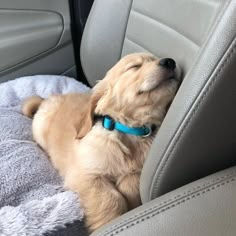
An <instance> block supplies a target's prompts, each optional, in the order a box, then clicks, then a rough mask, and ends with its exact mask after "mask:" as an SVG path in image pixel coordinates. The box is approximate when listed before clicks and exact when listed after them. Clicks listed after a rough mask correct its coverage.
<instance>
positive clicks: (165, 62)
mask: <svg viewBox="0 0 236 236" xmlns="http://www.w3.org/2000/svg"><path fill="white" fill-rule="evenodd" d="M159 65H160V66H163V67H165V68H166V69H170V70H174V69H175V67H176V63H175V61H174V60H173V59H172V58H162V59H161V60H160V61H159Z"/></svg>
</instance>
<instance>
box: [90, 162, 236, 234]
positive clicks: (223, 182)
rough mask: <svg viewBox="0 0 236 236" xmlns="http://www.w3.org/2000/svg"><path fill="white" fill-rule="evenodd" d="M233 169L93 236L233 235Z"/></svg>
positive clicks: (235, 187)
mask: <svg viewBox="0 0 236 236" xmlns="http://www.w3.org/2000/svg"><path fill="white" fill-rule="evenodd" d="M235 180H236V167H233V168H230V169H227V170H224V171H221V172H218V173H216V174H214V175H211V176H208V177H205V178H203V179H201V180H198V181H195V182H193V183H191V184H188V185H186V186H184V187H181V188H179V189H177V190H175V191H172V192H169V193H167V194H165V195H163V196H161V197H159V198H157V199H155V200H153V201H150V202H148V203H146V204H144V205H142V206H141V207H139V208H136V209H134V210H132V211H130V212H128V213H126V214H124V215H123V216H121V217H119V218H118V219H116V220H114V221H113V222H112V223H110V224H108V225H107V226H105V227H103V228H101V229H100V230H98V231H96V232H94V233H93V234H92V235H93V236H139V235H145V236H149V235H150V236H153V235H164V236H173V235H175V236H178V235H179V236H180V235H181V236H185V235H186V236H189V235H191V236H195V235H196V236H199V235H207V236H211V235H212V236H213V235H214V236H222V235H232V236H233V235H235V234H236V233H235V232H236V204H235V198H236V182H235Z"/></svg>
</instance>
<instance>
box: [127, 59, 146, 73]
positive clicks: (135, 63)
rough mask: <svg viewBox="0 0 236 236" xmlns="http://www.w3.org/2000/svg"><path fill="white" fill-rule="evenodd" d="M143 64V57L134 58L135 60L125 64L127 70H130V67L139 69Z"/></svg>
mask: <svg viewBox="0 0 236 236" xmlns="http://www.w3.org/2000/svg"><path fill="white" fill-rule="evenodd" d="M142 65H143V60H142V58H137V59H136V60H133V61H131V62H129V63H128V64H127V65H126V66H125V71H128V70H130V69H139V68H140V67H141V66H142Z"/></svg>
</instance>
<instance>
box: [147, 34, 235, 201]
mask: <svg viewBox="0 0 236 236" xmlns="http://www.w3.org/2000/svg"><path fill="white" fill-rule="evenodd" d="M230 46H231V48H230V49H229V51H228V52H226V59H225V61H224V62H223V63H222V64H221V66H220V67H219V68H217V72H216V74H215V76H214V77H213V78H212V79H209V80H208V81H209V84H206V85H205V86H204V88H203V90H204V91H203V94H202V96H201V97H200V98H199V100H198V101H196V106H195V107H194V108H193V110H192V111H190V114H189V117H188V118H187V119H186V122H185V124H184V125H183V127H182V128H180V129H181V130H180V133H179V136H178V137H177V138H176V140H175V141H174V143H173V145H172V146H171V150H170V151H169V152H168V154H166V157H165V160H164V162H163V164H162V166H161V169H160V170H159V171H158V176H157V177H156V178H155V182H154V186H153V191H152V195H151V198H152V199H153V198H155V196H156V192H157V188H158V180H159V179H160V177H161V175H162V173H163V171H164V168H165V166H166V164H167V162H168V160H169V159H171V155H172V153H173V152H174V150H175V147H176V144H177V143H178V141H179V139H180V138H181V137H182V135H183V133H184V131H185V130H186V128H187V127H188V125H189V124H190V121H192V119H193V118H194V117H195V114H196V112H197V111H198V109H199V107H200V105H201V104H202V102H203V101H204V99H205V97H206V95H207V94H208V93H209V91H210V90H211V88H212V86H213V85H214V84H215V82H216V80H217V78H218V77H219V76H220V74H221V72H222V70H223V69H224V68H225V66H226V65H227V64H228V62H229V60H230V59H231V58H232V56H233V55H234V53H235V51H236V41H235V38H234V40H233V42H232V43H231V44H230ZM227 54H228V55H227ZM159 166H160V165H159Z"/></svg>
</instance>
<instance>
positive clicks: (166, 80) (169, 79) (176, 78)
mask: <svg viewBox="0 0 236 236" xmlns="http://www.w3.org/2000/svg"><path fill="white" fill-rule="evenodd" d="M180 82H181V80H180V75H179V74H178V72H177V70H174V71H169V72H168V74H167V75H166V76H163V78H162V79H161V80H157V83H156V84H155V85H154V86H153V87H152V88H150V91H153V90H157V89H159V88H160V87H162V86H165V85H167V86H168V84H171V83H180Z"/></svg>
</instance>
